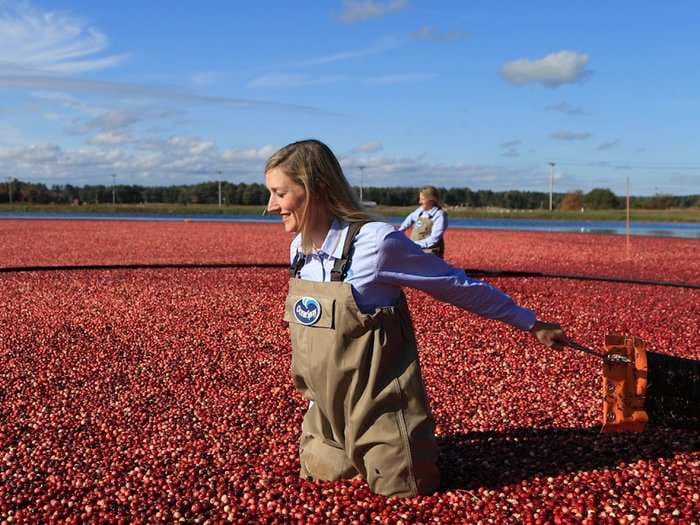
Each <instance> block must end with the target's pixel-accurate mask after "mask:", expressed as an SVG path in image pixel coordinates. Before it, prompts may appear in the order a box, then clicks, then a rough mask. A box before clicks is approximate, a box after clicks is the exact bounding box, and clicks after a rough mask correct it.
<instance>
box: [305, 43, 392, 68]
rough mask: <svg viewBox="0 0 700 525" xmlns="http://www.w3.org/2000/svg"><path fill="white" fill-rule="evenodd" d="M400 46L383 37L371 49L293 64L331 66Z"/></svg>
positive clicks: (353, 50) (340, 52)
mask: <svg viewBox="0 0 700 525" xmlns="http://www.w3.org/2000/svg"><path fill="white" fill-rule="evenodd" d="M399 44H400V39H398V38H396V37H385V38H383V39H381V40H379V41H378V42H377V43H376V44H375V45H373V46H372V47H367V48H364V49H352V50H350V51H338V52H337V53H331V54H330V55H323V56H319V57H315V58H309V59H306V60H300V61H298V62H294V63H293V64H292V65H294V66H302V67H303V66H317V65H321V64H331V63H334V62H342V61H344V60H352V59H355V58H360V57H364V56H370V55H377V54H379V53H384V52H386V51H388V50H390V49H394V48H396V47H398V46H399Z"/></svg>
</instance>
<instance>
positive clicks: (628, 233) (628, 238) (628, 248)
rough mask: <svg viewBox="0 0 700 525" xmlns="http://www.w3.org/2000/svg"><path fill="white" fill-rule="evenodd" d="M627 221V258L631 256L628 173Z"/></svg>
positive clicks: (628, 184)
mask: <svg viewBox="0 0 700 525" xmlns="http://www.w3.org/2000/svg"><path fill="white" fill-rule="evenodd" d="M626 186H627V188H626V190H627V221H626V224H625V230H626V232H625V233H626V234H627V235H626V236H625V237H626V238H625V252H626V255H627V259H629V258H630V255H631V254H630V176H629V175H627V184H626Z"/></svg>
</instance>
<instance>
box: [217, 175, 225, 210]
mask: <svg viewBox="0 0 700 525" xmlns="http://www.w3.org/2000/svg"><path fill="white" fill-rule="evenodd" d="M216 173H217V174H218V175H219V208H221V174H222V173H223V171H221V170H219V171H217V172H216Z"/></svg>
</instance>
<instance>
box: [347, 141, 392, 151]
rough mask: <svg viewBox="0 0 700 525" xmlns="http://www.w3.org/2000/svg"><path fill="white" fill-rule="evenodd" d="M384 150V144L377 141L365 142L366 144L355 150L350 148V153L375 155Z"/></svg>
mask: <svg viewBox="0 0 700 525" xmlns="http://www.w3.org/2000/svg"><path fill="white" fill-rule="evenodd" d="M382 149H384V144H382V143H381V142H379V141H376V142H367V143H366V144H361V145H359V146H357V147H355V148H352V150H351V153H376V152H377V151H381V150H382Z"/></svg>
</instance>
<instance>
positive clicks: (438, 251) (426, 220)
mask: <svg viewBox="0 0 700 525" xmlns="http://www.w3.org/2000/svg"><path fill="white" fill-rule="evenodd" d="M432 231H433V218H432V217H431V216H430V215H428V214H427V213H426V214H421V215H420V216H419V217H418V220H417V221H416V223H415V224H414V225H413V229H412V230H411V240H412V241H422V240H423V239H427V238H428V237H430V234H431V233H432ZM423 251H424V252H425V253H432V254H433V255H437V256H438V257H444V255H445V241H444V240H443V239H442V237H440V240H439V241H438V243H437V244H435V245H434V246H430V247H429V248H423Z"/></svg>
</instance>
